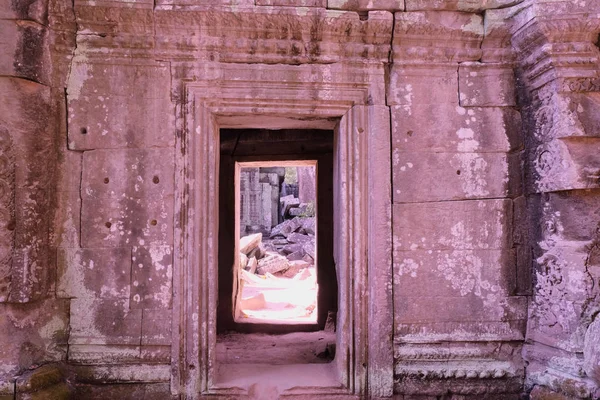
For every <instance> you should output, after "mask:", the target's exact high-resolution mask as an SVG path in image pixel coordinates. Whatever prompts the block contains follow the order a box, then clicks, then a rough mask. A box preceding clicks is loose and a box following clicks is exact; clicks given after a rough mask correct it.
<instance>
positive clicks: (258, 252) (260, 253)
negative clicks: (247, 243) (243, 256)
mask: <svg viewBox="0 0 600 400" xmlns="http://www.w3.org/2000/svg"><path fill="white" fill-rule="evenodd" d="M265 253H266V248H265V246H264V245H263V244H262V243H259V245H258V246H256V247H255V248H254V250H252V251H251V252H250V253H248V258H252V257H255V258H256V259H257V260H260V259H261V258H263V257H264V256H265Z"/></svg>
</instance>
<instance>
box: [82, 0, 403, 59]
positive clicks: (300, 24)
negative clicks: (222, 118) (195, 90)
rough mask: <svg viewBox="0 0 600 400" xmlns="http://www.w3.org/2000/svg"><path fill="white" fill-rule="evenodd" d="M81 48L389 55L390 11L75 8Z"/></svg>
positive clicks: (175, 54)
mask: <svg viewBox="0 0 600 400" xmlns="http://www.w3.org/2000/svg"><path fill="white" fill-rule="evenodd" d="M77 20H78V25H79V27H80V32H81V33H83V34H81V35H79V38H78V41H79V42H80V43H81V42H85V45H86V46H85V47H86V49H87V50H86V53H87V54H90V55H92V56H93V55H94V54H96V55H97V56H98V57H104V58H105V57H106V50H107V49H108V50H109V52H110V54H111V55H116V56H119V55H123V56H126V57H135V58H144V57H146V58H160V59H162V60H206V61H217V62H219V61H220V62H227V63H267V64H294V65H297V64H304V63H312V64H328V63H334V62H340V61H343V62H363V63H382V62H387V61H388V56H389V50H390V41H391V35H392V25H393V16H392V13H390V12H386V11H370V12H369V18H368V19H367V20H364V21H363V20H360V19H359V16H358V14H357V13H355V12H343V11H333V10H325V9H322V8H311V9H309V11H306V12H305V13H304V12H300V11H298V10H297V9H295V8H292V7H289V8H283V9H277V12H275V11H273V10H271V9H270V8H258V9H254V8H252V9H246V8H240V9H235V8H230V9H228V8H218V9H215V8H204V9H195V10H172V9H156V10H148V9H145V8H132V9H126V8H114V7H113V8H109V7H94V6H79V7H78V8H77Z"/></svg>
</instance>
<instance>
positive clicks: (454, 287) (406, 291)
mask: <svg viewBox="0 0 600 400" xmlns="http://www.w3.org/2000/svg"><path fill="white" fill-rule="evenodd" d="M394 287H395V291H396V293H401V294H402V295H405V296H417V295H419V294H426V293H432V292H433V293H435V295H436V296H444V297H452V296H457V297H458V296H474V297H476V298H477V299H478V301H482V302H483V304H484V305H486V306H490V305H492V304H494V303H500V302H502V301H503V299H504V298H505V297H507V296H510V295H512V294H513V293H514V287H515V254H514V251H512V250H428V251H425V250H413V251H398V252H394Z"/></svg>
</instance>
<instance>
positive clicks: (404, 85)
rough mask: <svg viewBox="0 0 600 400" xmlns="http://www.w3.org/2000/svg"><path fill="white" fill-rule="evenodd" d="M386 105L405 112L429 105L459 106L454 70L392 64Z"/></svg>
mask: <svg viewBox="0 0 600 400" xmlns="http://www.w3.org/2000/svg"><path fill="white" fill-rule="evenodd" d="M432 88H435V90H432ZM387 103H388V104H389V105H392V106H393V105H399V106H402V108H403V109H404V110H406V112H411V111H412V110H413V109H414V110H415V111H416V110H418V109H419V108H421V107H423V106H424V105H428V104H448V105H455V106H458V74H457V67H454V66H450V65H442V66H437V65H393V67H392V69H391V74H390V84H389V91H388V93H387Z"/></svg>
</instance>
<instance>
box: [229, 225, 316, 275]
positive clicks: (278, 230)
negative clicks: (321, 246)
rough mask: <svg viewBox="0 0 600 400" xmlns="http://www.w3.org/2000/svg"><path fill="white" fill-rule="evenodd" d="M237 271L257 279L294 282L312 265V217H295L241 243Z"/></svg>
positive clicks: (313, 246)
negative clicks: (268, 276)
mask: <svg viewBox="0 0 600 400" xmlns="http://www.w3.org/2000/svg"><path fill="white" fill-rule="evenodd" d="M239 250H240V268H242V269H244V270H246V271H248V272H250V273H252V274H258V275H266V274H267V273H270V274H275V275H279V276H283V277H287V278H293V277H294V276H295V275H296V274H298V273H299V272H300V271H301V270H302V269H304V268H308V267H310V266H313V265H314V264H315V217H294V218H292V219H288V220H285V221H284V222H282V223H281V224H279V225H277V226H275V227H273V229H272V230H271V234H270V236H269V237H268V238H263V235H262V233H255V234H252V235H248V236H244V237H242V238H241V239H240V243H239Z"/></svg>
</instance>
